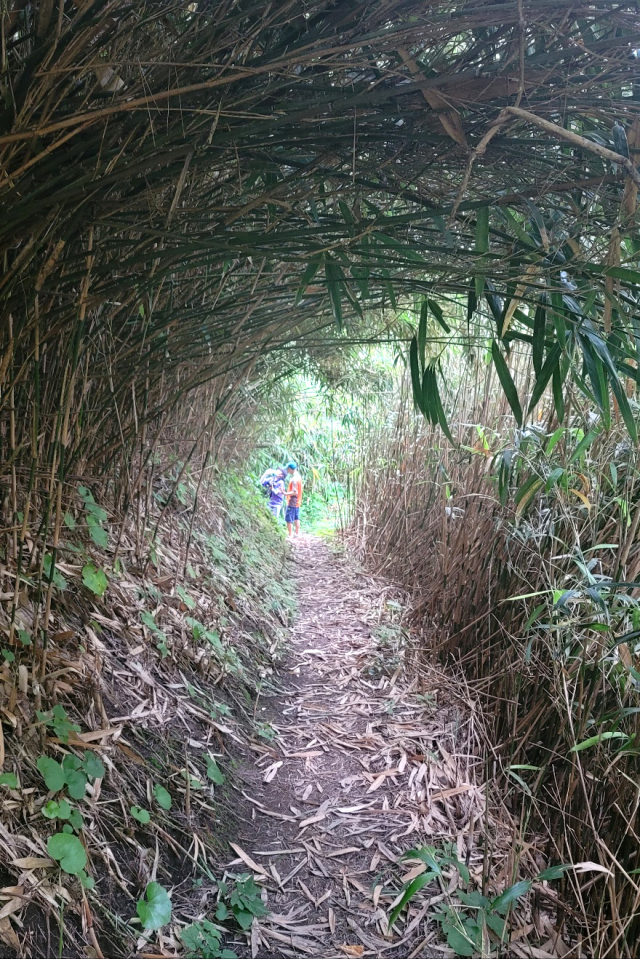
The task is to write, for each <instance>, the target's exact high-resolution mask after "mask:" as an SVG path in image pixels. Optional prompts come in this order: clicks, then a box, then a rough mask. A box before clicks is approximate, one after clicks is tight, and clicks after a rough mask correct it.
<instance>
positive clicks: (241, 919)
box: [233, 909, 253, 929]
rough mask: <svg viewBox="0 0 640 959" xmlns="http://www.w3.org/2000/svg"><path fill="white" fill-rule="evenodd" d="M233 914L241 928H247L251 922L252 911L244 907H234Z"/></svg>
mask: <svg viewBox="0 0 640 959" xmlns="http://www.w3.org/2000/svg"><path fill="white" fill-rule="evenodd" d="M233 915H234V917H235V920H236V922H237V923H238V925H239V926H240V928H241V929H248V928H249V927H250V926H251V924H252V922H253V913H251V912H249V911H248V910H246V909H234V910H233Z"/></svg>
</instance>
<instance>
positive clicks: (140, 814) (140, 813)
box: [129, 806, 151, 823]
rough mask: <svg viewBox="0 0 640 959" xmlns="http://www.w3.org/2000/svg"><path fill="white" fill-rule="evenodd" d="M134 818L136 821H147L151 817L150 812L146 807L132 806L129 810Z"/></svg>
mask: <svg viewBox="0 0 640 959" xmlns="http://www.w3.org/2000/svg"><path fill="white" fill-rule="evenodd" d="M129 812H130V813H131V815H132V816H133V818H134V819H137V820H138V822H141V823H148V822H149V820H150V819H151V815H150V813H148V812H147V810H146V809H140V807H139V806H132V807H131V809H130V810H129Z"/></svg>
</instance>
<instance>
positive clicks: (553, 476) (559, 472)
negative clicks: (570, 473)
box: [544, 466, 567, 493]
mask: <svg viewBox="0 0 640 959" xmlns="http://www.w3.org/2000/svg"><path fill="white" fill-rule="evenodd" d="M566 472H567V471H566V470H565V469H564V468H563V467H562V466H556V468H555V469H554V470H551V472H550V473H549V475H548V477H547V482H546V483H545V484H544V491H545V493H548V492H549V490H550V489H551V488H552V487H554V486H555V485H556V483H557V482H558V480H559V479H560V477H561V476H564V475H565V473H566Z"/></svg>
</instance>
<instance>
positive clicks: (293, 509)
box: [285, 506, 300, 523]
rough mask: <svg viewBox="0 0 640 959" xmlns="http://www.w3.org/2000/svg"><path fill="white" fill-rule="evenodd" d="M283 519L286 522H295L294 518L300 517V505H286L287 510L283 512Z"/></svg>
mask: <svg viewBox="0 0 640 959" xmlns="http://www.w3.org/2000/svg"><path fill="white" fill-rule="evenodd" d="M285 519H286V521H287V523H295V522H296V520H298V519H300V507H299V506H287V512H286V514H285Z"/></svg>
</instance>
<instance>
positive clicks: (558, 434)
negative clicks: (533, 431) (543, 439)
mask: <svg viewBox="0 0 640 959" xmlns="http://www.w3.org/2000/svg"><path fill="white" fill-rule="evenodd" d="M565 433H566V428H565V427H564V426H559V427H558V429H557V430H556V431H555V432H554V433H552V434H551V436H550V437H549V442H548V443H547V448H546V450H545V453H546V454H547V456H551V454H552V453H553V451H554V449H555V447H556V446H557V444H558V443H559V442H560V440H561V439H562V437H563V436H564V434H565Z"/></svg>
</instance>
